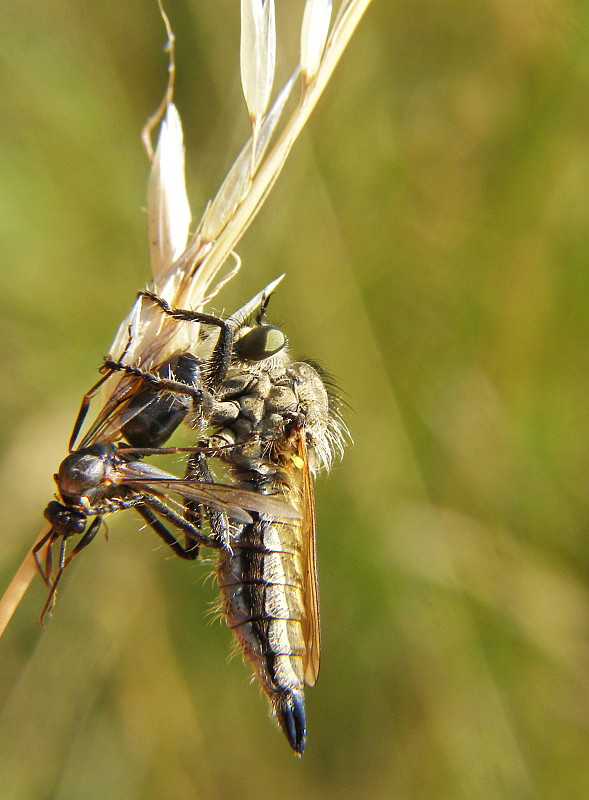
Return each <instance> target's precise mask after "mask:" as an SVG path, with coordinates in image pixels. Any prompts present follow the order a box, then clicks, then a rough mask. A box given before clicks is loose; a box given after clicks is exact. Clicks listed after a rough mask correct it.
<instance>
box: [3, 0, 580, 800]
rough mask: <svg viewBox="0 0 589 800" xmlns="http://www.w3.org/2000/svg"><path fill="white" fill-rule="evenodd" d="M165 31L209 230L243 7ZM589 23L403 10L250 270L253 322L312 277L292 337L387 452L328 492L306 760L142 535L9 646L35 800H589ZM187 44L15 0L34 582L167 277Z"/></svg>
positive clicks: (305, 147) (364, 33)
mask: <svg viewBox="0 0 589 800" xmlns="http://www.w3.org/2000/svg"><path fill="white" fill-rule="evenodd" d="M167 5H168V11H169V14H170V16H171V19H172V23H173V25H174V28H175V31H176V34H177V37H178V53H177V56H178V68H179V84H178V91H177V101H178V105H179V107H180V110H181V113H182V117H183V120H184V124H185V128H186V137H187V147H188V158H187V162H188V170H189V178H190V192H191V198H192V201H193V208H194V210H195V215H196V216H198V215H199V214H200V211H201V210H202V207H203V204H204V202H205V201H206V199H207V198H208V197H209V196H211V195H212V193H213V192H214V190H215V188H216V186H217V185H218V184H219V182H220V180H221V179H222V177H223V175H224V172H225V170H226V169H227V167H228V166H229V164H230V163H231V160H232V157H233V156H234V155H235V154H236V153H237V150H238V148H239V146H240V145H241V143H242V141H243V139H244V137H245V135H246V132H247V124H246V114H245V111H244V110H242V105H241V100H240V89H239V76H238V41H239V32H238V4H237V3H235V2H229V1H228V0H224V1H221V0H217V2H209V0H183V1H182V2H181V1H180V0H170V2H169V3H168V4H167ZM279 5H280V8H281V9H282V13H283V16H282V18H281V19H282V28H281V29H280V36H282V37H283V39H282V41H283V43H284V37H286V39H288V40H289V41H290V45H289V46H290V47H291V48H292V49H291V52H295V49H296V41H295V37H290V36H289V33H288V30H289V28H291V29H292V23H289V21H288V20H287V19H286V18H285V16H284V14H285V9H284V8H282V5H281V4H279ZM291 5H292V7H293V8H294V9H300V5H301V4H300V3H299V4H298V6H297V4H291ZM293 16H294V14H293ZM588 20H589V15H588V13H587V8H586V6H585V5H584V4H582V3H578V4H573V3H569V2H566V0H525V2H505V1H504V0H469V2H463V1H462V0H449V2H446V3H438V2H435V0H390V1H389V2H378V1H377V0H375V2H374V7H373V8H372V9H371V10H370V12H369V14H368V16H367V18H366V19H365V20H364V22H363V24H362V25H361V27H360V29H359V30H358V32H357V35H356V37H355V39H354V40H353V42H352V44H351V47H350V49H349V52H348V54H347V56H346V57H345V60H344V62H343V63H342V65H341V66H340V68H339V70H338V72H337V73H336V76H335V79H334V81H333V84H332V86H331V88H330V90H329V91H328V93H327V95H326V97H325V98H324V99H323V101H322V103H321V105H320V107H319V109H318V113H317V114H316V116H315V117H314V118H313V119H312V121H311V124H310V126H309V129H308V133H307V134H306V136H305V137H304V138H303V140H302V141H301V142H300V143H299V145H298V146H297V148H296V150H295V152H294V153H293V156H292V158H291V161H290V162H289V164H288V166H287V168H286V170H285V172H284V175H283V176H282V178H281V180H280V182H279V184H278V186H277V187H276V189H275V191H274V193H273V195H272V196H271V198H270V200H269V202H268V203H267V206H266V208H265V209H264V210H263V212H262V213H261V215H260V217H259V219H258V220H257V222H256V223H255V224H254V226H253V228H252V229H251V231H250V232H249V234H248V235H247V237H246V239H245V240H244V242H243V243H242V246H241V248H240V254H241V255H242V257H243V259H244V264H245V267H244V269H243V272H242V274H241V276H240V278H239V280H238V281H236V282H235V284H234V285H233V286H232V287H230V291H228V292H227V294H226V296H225V298H224V302H225V304H226V307H227V308H229V309H231V308H233V307H234V306H236V305H238V304H239V303H240V302H242V301H243V300H245V299H246V298H249V297H250V296H252V295H253V294H254V293H255V292H256V291H258V290H259V289H260V288H261V287H262V286H263V285H264V283H265V282H267V281H268V280H270V279H271V278H273V277H274V276H276V275H277V274H278V273H280V272H282V271H285V272H286V273H287V280H286V281H285V282H284V284H283V286H282V287H281V290H280V293H279V296H278V297H277V298H276V301H275V302H274V301H273V309H272V312H273V313H274V315H275V318H276V319H277V320H278V321H280V322H283V323H284V327H285V329H286V331H287V332H288V335H289V337H290V339H291V341H292V349H293V351H294V352H295V353H297V354H300V355H305V356H308V355H310V356H313V357H315V358H317V359H319V360H321V361H322V362H323V363H324V364H325V365H326V366H327V367H328V368H329V370H330V371H331V372H333V373H334V374H335V375H336V376H337V378H338V381H339V384H340V385H341V388H342V391H343V392H344V393H345V397H346V399H347V401H348V402H349V405H350V408H351V410H350V411H349V413H348V414H347V420H348V423H349V426H350V429H351V431H352V433H353V436H354V439H355V445H354V447H353V448H350V449H349V450H348V452H347V454H346V457H345V460H344V461H343V463H342V464H341V465H338V466H336V468H335V469H334V471H333V473H332V475H331V476H330V477H329V479H328V480H322V481H320V483H319V485H318V490H317V504H318V538H319V541H318V546H319V566H320V579H321V599H322V620H323V642H324V659H323V665H322V672H321V676H320V680H319V683H318V685H317V687H316V688H315V689H314V690H313V691H309V692H308V705H309V725H310V733H309V742H308V751H307V753H306V754H305V756H304V759H303V760H302V761H298V760H296V759H295V758H294V757H293V756H292V755H291V753H290V752H289V750H288V747H287V746H286V744H285V742H284V741H283V739H282V737H281V735H280V734H279V732H278V731H277V730H275V729H274V727H273V726H272V724H271V723H270V722H269V721H268V720H267V719H266V706H265V701H264V700H263V699H262V698H261V697H259V696H258V694H259V693H258V690H257V689H256V688H255V687H251V686H250V685H249V683H248V681H249V671H248V669H247V668H246V667H244V665H243V664H242V663H241V662H240V660H239V659H234V660H233V661H231V662H230V663H229V664H226V663H225V662H226V653H227V652H228V649H229V639H230V637H229V632H228V631H227V630H226V629H225V628H224V627H223V626H222V625H219V624H214V625H212V626H211V625H207V624H206V619H205V611H206V608H207V606H208V604H209V603H210V602H211V601H213V600H214V598H215V588H214V586H212V585H211V582H210V581H206V580H203V576H204V575H206V574H207V572H208V571H209V570H208V569H207V568H206V567H203V566H202V565H187V564H185V563H182V562H180V561H179V560H174V559H171V558H168V557H167V555H168V554H167V553H165V552H164V551H163V550H162V548H161V547H159V546H158V543H157V541H155V540H154V537H153V536H152V535H150V534H148V533H147V532H140V531H139V528H140V526H139V523H138V520H137V519H136V518H135V517H134V515H133V514H132V513H130V512H129V513H128V514H125V515H120V517H119V519H116V520H113V522H112V527H111V532H110V538H109V541H108V542H106V541H105V540H104V538H103V537H101V538H100V540H99V541H97V542H96V543H94V544H93V545H92V547H91V548H89V549H88V550H87V551H85V552H84V554H83V555H82V556H80V558H79V559H78V560H77V562H76V563H75V565H74V566H73V567H72V568H71V570H69V571H68V574H67V576H66V578H65V579H64V586H63V589H62V590H61V593H60V598H59V603H58V607H57V610H56V613H55V615H54V618H53V619H52V621H51V623H50V625H48V626H47V629H46V630H44V631H41V630H40V629H39V627H38V625H37V615H38V612H39V610H40V608H41V606H42V604H43V601H44V597H45V591H44V589H43V587H42V585H41V583H40V581H36V583H35V584H34V586H33V587H32V589H31V590H30V592H29V594H28V596H27V598H26V599H25V601H24V602H23V604H22V606H21V608H20V609H19V611H18V613H17V616H16V618H15V619H14V620H13V622H12V623H11V626H10V627H9V629H8V631H7V633H6V634H5V636H4V638H3V640H2V641H1V642H0V665H1V666H0V742H1V746H0V797H2V800H26V799H27V798H31V799H32V800H39V798H52V799H54V798H55V799H56V800H66V799H69V798H76V799H77V798H81V797H83V798H84V799H85V800H92V799H93V798H101V800H102V799H103V798H109V799H116V800H119V799H120V800H163V799H164V798H170V799H171V798H174V800H185V799H188V798H207V799H208V798H213V799H216V798H219V800H221V798H230V797H235V796H239V797H242V798H257V797H268V798H275V797H281V798H288V799H289V800H296V799H297V798H303V797H304V798H308V799H309V800H312V799H313V798H317V799H319V798H322V799H323V798H337V799H338V800H339V799H340V798H342V799H344V798H350V799H351V798H366V799H368V798H370V800H372V799H373V798H375V799H378V798H382V799H383V800H384V799H385V798H386V799H387V800H390V799H391V798H392V799H393V800H479V799H480V800H494V799H495V798H496V799H497V800H505V798H510V800H511V798H517V799H518V800H519V799H520V798H541V799H542V800H553V799H554V800H556V798H567V800H572V799H574V800H576V799H577V798H579V799H580V798H585V797H587V796H589V758H588V756H589V650H588V632H589V588H588V581H589V535H588V528H589V504H588V496H589V486H588V482H589V447H588V439H589V437H588V433H589V413H588V410H587V409H588V403H589V341H588V339H589V336H588V333H589V291H588V290H589V272H588V269H587V266H588V264H589V148H588V142H589V112H588V108H589V100H588V98H589V38H588V36H587V24H588ZM291 39H292V41H291ZM163 41H164V33H163V30H162V26H161V23H160V21H159V18H158V14H157V10H156V6H155V2H153V3H152V2H149V1H148V0H127V2H125V3H119V2H115V1H114V0H102V2H100V3H97V2H91V0H80V1H79V2H76V3H68V2H65V1H64V0H44V2H43V3H38V2H33V1H32V0H19V2H18V3H14V2H13V3H8V2H6V3H4V4H3V9H2V30H1V33H0V66H1V68H0V120H1V122H0V128H1V130H2V134H1V138H0V175H1V180H0V242H1V248H2V270H1V273H0V291H1V297H2V300H1V302H0V339H1V341H2V351H3V357H2V360H1V362H0V370H1V372H0V375H1V379H0V402H1V406H0V408H1V411H0V415H1V416H0V421H1V428H0V442H1V445H2V446H1V450H0V454H1V455H0V458H1V461H0V472H1V475H0V477H1V480H0V492H1V495H2V496H1V500H0V519H1V524H0V529H1V536H0V575H1V579H2V585H5V584H6V583H7V582H8V581H9V579H10V577H11V575H12V574H13V572H14V571H15V569H16V567H17V565H18V564H19V562H20V559H21V558H22V557H23V555H24V554H25V552H26V550H27V548H28V546H29V545H30V543H31V542H32V540H33V538H34V537H35V536H36V535H37V533H38V531H39V529H40V524H41V513H42V510H43V508H44V506H45V504H46V502H47V500H48V499H49V498H50V496H51V493H52V491H53V486H52V478H51V476H52V473H53V472H54V471H55V469H56V467H57V465H58V464H59V462H60V460H61V458H62V457H63V455H64V451H65V446H66V443H67V440H68V436H69V431H70V427H71V424H72V422H73V419H74V416H75V414H76V411H77V407H78V404H79V402H80V398H81V395H82V393H83V392H84V391H85V390H86V389H87V388H88V387H89V386H90V385H91V384H92V383H93V382H94V381H95V379H96V376H97V372H96V369H97V367H98V366H99V365H100V361H101V357H102V355H103V354H104V353H105V351H106V350H107V349H108V346H109V343H110V341H111V339H112V337H113V335H114V332H115V329H116V326H117V325H118V323H119V321H120V319H121V318H122V317H123V315H124V314H125V313H126V311H127V309H128V307H129V305H130V302H131V301H132V298H133V296H134V293H135V292H136V290H137V289H138V288H140V287H141V286H142V285H144V283H145V282H146V280H147V274H148V266H147V246H146V235H145V220H144V215H143V212H142V204H143V203H144V189H145V184H146V177H147V163H146V160H145V158H144V157H143V154H142V151H141V148H140V145H139V139H138V134H139V131H140V128H141V126H142V124H143V122H144V120H145V118H146V117H147V115H148V114H149V113H150V112H151V111H152V110H153V109H154V108H155V106H156V105H157V103H158V102H159V99H160V96H161V92H162V89H163V85H164V80H165V59H164V56H163V54H162V52H161V48H162V45H163ZM285 62H286V63H285V64H283V65H282V69H283V70H284V72H285V73H286V68H287V66H288V60H287V58H286V57H285Z"/></svg>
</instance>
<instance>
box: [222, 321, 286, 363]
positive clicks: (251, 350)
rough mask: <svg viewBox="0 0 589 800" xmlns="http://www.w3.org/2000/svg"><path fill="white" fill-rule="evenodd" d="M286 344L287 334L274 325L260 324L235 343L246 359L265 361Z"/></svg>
mask: <svg viewBox="0 0 589 800" xmlns="http://www.w3.org/2000/svg"><path fill="white" fill-rule="evenodd" d="M285 345H286V336H285V335H284V334H283V333H282V331H281V330H280V328H275V327H274V325H258V326H257V327H255V328H252V329H251V331H248V333H246V334H245V335H244V336H242V337H241V339H238V340H237V342H236V343H235V352H236V353H237V355H238V356H239V357H240V358H243V359H245V360H246V361H263V360H264V359H265V358H270V356H273V355H276V353H278V352H279V351H280V350H282V348H283V347H284V346H285Z"/></svg>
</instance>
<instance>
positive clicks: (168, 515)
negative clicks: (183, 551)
mask: <svg viewBox="0 0 589 800" xmlns="http://www.w3.org/2000/svg"><path fill="white" fill-rule="evenodd" d="M141 500H142V505H145V506H148V507H149V508H150V509H151V510H152V511H155V512H156V514H159V515H160V516H162V517H163V518H164V519H167V520H168V522H171V523H172V525H173V526H174V527H175V528H178V530H180V531H182V533H183V534H184V535H185V536H186V537H187V538H188V539H192V540H193V541H194V543H195V544H199V545H200V544H201V545H203V546H204V547H212V548H214V549H215V550H220V549H222V547H223V542H220V541H219V540H218V539H216V538H215V537H214V536H207V535H206V534H204V533H203V532H202V530H201V529H200V528H198V527H197V526H196V525H193V524H192V523H191V522H189V521H188V520H186V519H184V517H181V516H180V514H177V513H176V512H175V511H172V509H171V508H169V507H168V506H167V505H166V504H165V503H162V501H161V500H160V499H159V498H157V497H156V496H155V495H153V494H144V495H142V498H141ZM172 549H173V548H172ZM188 549H189V548H188Z"/></svg>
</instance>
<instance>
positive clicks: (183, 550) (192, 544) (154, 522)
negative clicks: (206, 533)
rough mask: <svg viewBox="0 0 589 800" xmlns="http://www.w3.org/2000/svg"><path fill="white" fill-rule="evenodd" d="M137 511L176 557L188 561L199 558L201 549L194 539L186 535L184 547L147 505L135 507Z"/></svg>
mask: <svg viewBox="0 0 589 800" xmlns="http://www.w3.org/2000/svg"><path fill="white" fill-rule="evenodd" d="M135 509H136V511H137V512H138V513H139V514H141V516H142V517H143V519H144V520H145V521H146V522H147V524H148V525H149V526H150V528H152V530H154V531H155V532H156V533H157V535H158V536H159V537H160V539H162V540H163V541H164V542H165V543H166V544H167V545H168V547H170V548H171V549H172V550H173V551H174V553H175V555H177V556H179V557H180V558H185V559H186V560H187V561H192V560H194V559H195V558H198V554H199V551H200V548H199V546H198V544H197V543H196V541H195V540H194V539H192V540H191V538H189V537H188V535H186V546H185V547H183V546H182V545H181V544H180V542H179V541H178V540H177V539H176V537H175V536H174V535H173V534H172V533H170V531H169V530H168V529H167V528H166V526H165V525H163V524H162V523H161V522H160V520H159V519H158V518H157V517H156V515H155V514H154V513H153V511H152V510H151V509H150V508H149V507H148V506H146V505H138V506H135Z"/></svg>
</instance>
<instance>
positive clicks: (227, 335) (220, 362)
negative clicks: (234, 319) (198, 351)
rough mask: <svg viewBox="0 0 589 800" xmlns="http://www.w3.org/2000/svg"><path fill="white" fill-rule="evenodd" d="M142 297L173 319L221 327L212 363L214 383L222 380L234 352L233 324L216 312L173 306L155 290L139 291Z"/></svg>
mask: <svg viewBox="0 0 589 800" xmlns="http://www.w3.org/2000/svg"><path fill="white" fill-rule="evenodd" d="M138 296H140V297H146V298H147V299H148V300H151V301H152V302H153V303H155V304H156V305H158V306H159V307H160V308H161V310H162V311H163V312H164V314H166V316H168V317H171V318H172V319H178V320H184V321H185V322H201V323H203V324H204V325H214V326H216V327H217V328H219V329H220V333H219V340H218V342H217V344H216V345H215V348H214V350H213V355H212V356H211V363H212V365H213V368H212V370H211V376H212V379H213V382H214V383H219V382H221V381H222V380H223V379H224V378H225V376H226V375H227V370H228V369H229V362H230V361H231V355H232V353H233V325H232V324H231V323H230V322H228V321H227V320H225V319H222V318H221V317H216V316H215V315H214V314H204V313H202V312H200V311H192V310H191V309H186V308H172V306H171V305H170V304H169V303H168V301H167V300H164V298H163V297H159V296H158V295H157V294H155V293H154V292H149V291H143V292H139V295H138Z"/></svg>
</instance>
